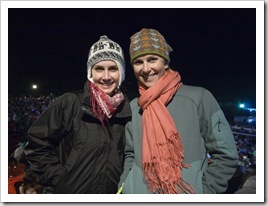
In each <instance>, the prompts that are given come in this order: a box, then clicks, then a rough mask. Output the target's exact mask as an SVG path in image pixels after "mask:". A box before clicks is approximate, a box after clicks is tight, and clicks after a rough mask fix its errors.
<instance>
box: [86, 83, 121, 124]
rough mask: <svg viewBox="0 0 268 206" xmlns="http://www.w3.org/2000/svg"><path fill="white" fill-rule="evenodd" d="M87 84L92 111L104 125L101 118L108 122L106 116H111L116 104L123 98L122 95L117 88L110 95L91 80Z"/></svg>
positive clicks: (116, 106)
mask: <svg viewBox="0 0 268 206" xmlns="http://www.w3.org/2000/svg"><path fill="white" fill-rule="evenodd" d="M88 86H89V89H90V101H91V105H92V109H93V113H94V115H95V116H96V117H97V118H98V119H99V120H100V122H101V124H102V125H104V122H103V120H106V121H107V122H108V118H111V117H112V116H113V114H114V113H115V112H116V110H117V108H118V106H119V105H120V104H121V102H122V101H123V100H124V95H123V93H122V92H121V91H120V90H117V91H116V93H115V94H114V96H112V97H111V96H109V95H108V94H106V93H105V92H103V91H102V90H101V89H100V88H99V87H97V86H96V85H95V84H93V83H92V82H91V81H88Z"/></svg>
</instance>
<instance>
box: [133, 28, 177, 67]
mask: <svg viewBox="0 0 268 206" xmlns="http://www.w3.org/2000/svg"><path fill="white" fill-rule="evenodd" d="M171 51H172V48H171V46H169V45H168V43H167V42H166V40H165V38H164V37H163V36H162V34H161V33H160V32H158V31H157V30H155V29H146V28H143V29H142V30H141V31H139V32H137V33H135V34H134V35H133V36H131V37H130V47H129V54H130V61H131V64H132V63H133V60H134V59H136V58H137V57H139V56H142V55H146V54H156V55H159V56H161V57H163V58H164V59H166V60H167V61H168V63H169V62H170V59H169V52H171Z"/></svg>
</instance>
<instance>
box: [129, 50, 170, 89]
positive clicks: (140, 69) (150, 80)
mask: <svg viewBox="0 0 268 206" xmlns="http://www.w3.org/2000/svg"><path fill="white" fill-rule="evenodd" d="M132 66H133V69H134V74H135V76H136V78H137V80H138V81H139V82H140V83H141V84H142V85H143V86H145V87H146V88H150V87H151V86H153V85H154V84H155V83H156V82H157V81H158V80H159V79H160V78H161V77H162V76H163V75H164V73H165V71H166V69H167V68H168V64H167V62H166V61H165V59H163V58H162V57H160V56H158V55H154V54H148V55H144V56H140V57H138V58H136V59H135V60H134V61H133V65H132Z"/></svg>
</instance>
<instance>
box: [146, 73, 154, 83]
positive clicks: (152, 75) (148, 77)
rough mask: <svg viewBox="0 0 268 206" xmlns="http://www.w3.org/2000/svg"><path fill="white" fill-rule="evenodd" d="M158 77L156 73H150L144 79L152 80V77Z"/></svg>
mask: <svg viewBox="0 0 268 206" xmlns="http://www.w3.org/2000/svg"><path fill="white" fill-rule="evenodd" d="M155 77H156V74H155V73H154V74H150V75H147V76H143V79H144V80H146V81H150V80H152V79H154V78H155Z"/></svg>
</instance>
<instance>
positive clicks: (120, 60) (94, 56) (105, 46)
mask: <svg viewBox="0 0 268 206" xmlns="http://www.w3.org/2000/svg"><path fill="white" fill-rule="evenodd" d="M103 60H112V61H114V62H115V63H116V64H117V66H118V69H119V73H120V78H119V85H118V86H120V85H121V83H122V82H123V81H124V79H125V59H124V53H123V50H122V48H121V47H120V45H119V44H117V43H116V42H114V41H112V40H111V39H109V38H108V37H107V36H106V35H103V36H101V37H100V39H99V41H97V42H96V43H94V44H93V45H92V46H91V48H90V50H89V54H88V60H87V78H88V80H89V81H91V82H93V80H92V73H91V70H92V67H93V66H94V65H95V64H96V63H98V62H100V61H103Z"/></svg>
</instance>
